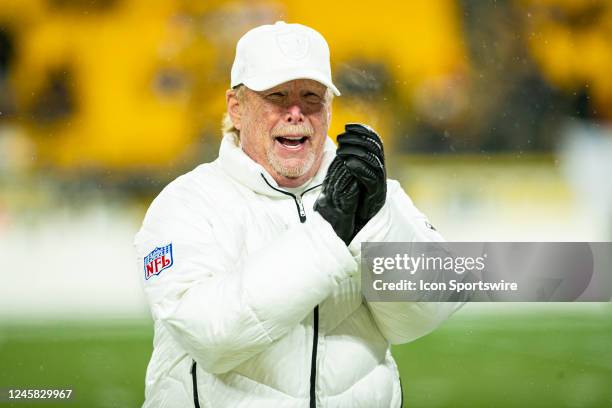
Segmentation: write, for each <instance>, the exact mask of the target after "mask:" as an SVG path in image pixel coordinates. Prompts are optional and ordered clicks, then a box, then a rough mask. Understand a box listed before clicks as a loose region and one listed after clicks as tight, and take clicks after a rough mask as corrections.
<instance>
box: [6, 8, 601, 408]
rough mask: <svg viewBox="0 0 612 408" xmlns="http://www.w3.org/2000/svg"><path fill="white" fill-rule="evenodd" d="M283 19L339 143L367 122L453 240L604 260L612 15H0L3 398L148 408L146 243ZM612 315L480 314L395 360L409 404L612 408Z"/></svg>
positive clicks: (225, 11)
mask: <svg viewBox="0 0 612 408" xmlns="http://www.w3.org/2000/svg"><path fill="white" fill-rule="evenodd" d="M280 19H283V20H286V21H289V22H301V23H303V24H307V25H310V26H312V27H314V28H315V29H317V30H318V31H320V32H321V33H322V34H323V35H324V36H325V37H326V38H327V40H328V42H329V44H330V47H331V50H332V65H333V67H334V71H335V73H334V77H335V82H336V83H337V84H338V86H339V88H340V89H341V91H342V92H343V95H342V97H340V98H337V99H336V100H335V102H334V113H333V115H334V116H333V121H332V130H331V132H330V135H332V136H333V135H336V134H337V133H339V131H340V129H342V127H343V124H344V123H345V122H349V121H357V122H366V123H369V124H371V125H372V126H374V127H375V128H376V129H377V130H378V131H379V133H380V134H381V135H383V138H384V141H385V143H386V146H387V149H386V150H387V152H388V155H389V166H390V171H389V173H390V175H391V176H392V177H394V178H398V179H400V180H401V181H402V183H403V184H404V186H405V188H406V189H407V191H408V192H409V194H410V195H411V196H412V198H413V200H414V201H415V203H416V204H417V206H418V207H419V208H420V209H421V210H423V211H424V212H425V213H427V214H428V215H429V217H430V220H431V221H432V223H433V224H434V225H435V226H436V227H437V228H438V230H440V231H441V232H442V234H443V235H444V236H445V237H446V238H447V239H448V240H455V241H462V240H474V241H476V240H480V241H496V240H497V241H512V240H515V241H547V240H550V241H610V240H611V238H612V126H611V124H610V123H611V119H612V74H611V72H612V71H611V68H610V67H612V41H611V39H612V2H610V1H606V0H542V1H535V0H515V1H510V0H509V1H491V2H481V1H476V0H471V1H468V0H464V1H448V0H439V1H435V2H434V1H432V2H424V1H412V2H394V1H390V0H380V1H378V2H376V4H372V3H371V2H361V3H356V2H344V1H340V2H328V1H320V0H312V1H310V2H299V1H295V0H287V1H273V0H270V1H231V2H230V1H213V0H211V1H186V0H184V1H179V0H177V1H152V0H149V1H146V0H0V259H1V260H2V262H1V268H0V276H1V278H2V279H1V284H0V388H2V387H5V388H6V387H27V388H33V387H51V386H65V387H70V388H73V389H74V390H75V391H74V392H75V401H74V402H75V403H74V404H73V406H87V407H132V406H139V405H140V404H141V403H142V400H143V389H144V384H143V381H144V371H145V368H146V364H147V362H148V358H149V356H150V352H151V347H152V346H151V340H152V326H151V321H150V317H149V314H148V310H147V307H146V303H145V300H144V298H143V295H142V293H141V289H140V279H141V273H140V270H139V269H138V267H137V266H136V264H135V262H134V259H135V254H134V252H133V249H132V238H133V235H134V233H135V232H136V230H137V229H138V227H139V224H140V222H141V220H142V217H143V215H144V211H145V210H146V208H147V206H148V204H149V203H150V201H151V200H152V198H153V197H154V196H155V195H156V194H157V193H158V192H159V191H160V190H161V188H163V186H164V185H165V184H166V183H168V182H169V181H170V180H172V179H173V178H175V177H176V176H177V175H179V174H181V173H183V172H185V171H187V170H189V169H191V168H193V167H194V166H195V165H197V164H198V163H201V162H203V161H208V160H211V159H213V158H214V157H216V154H217V150H218V144H219V141H220V134H219V127H220V121H221V115H222V112H223V110H224V97H223V95H224V91H225V89H226V88H227V87H228V84H229V69H230V65H231V62H232V59H233V53H234V46H235V42H236V40H237V39H238V38H239V37H240V36H241V35H242V34H243V33H244V32H245V31H247V30H248V29H250V28H251V27H253V26H256V25H259V24H264V23H271V22H274V21H276V20H280ZM611 318H612V308H610V305H609V304H582V305H579V304H550V305H524V304H523V305H518V304H514V305H512V304H496V305H492V304H485V305H468V306H466V307H465V308H464V309H463V310H461V311H460V312H459V313H458V314H457V315H456V316H455V317H454V318H453V319H451V320H450V321H449V322H447V323H446V324H445V325H444V326H443V327H442V328H441V329H440V330H438V331H437V332H435V333H434V334H432V335H430V336H427V337H425V338H423V339H420V340H418V341H417V342H415V343H412V344H409V345H406V346H400V347H396V348H395V349H394V353H395V355H396V357H397V359H398V362H399V366H400V370H401V373H402V379H403V385H404V391H405V400H406V406H411V407H446V406H448V407H451V406H453V407H476V406H496V407H524V406H550V407H604V406H612V389H611V388H610V384H612V348H611V347H610V345H611V344H612V319H611ZM0 405H2V406H4V405H7V406H8V405H9V404H7V403H6V402H4V403H3V402H1V401H0ZM15 406H25V405H24V404H15ZM45 406H53V404H47V405H45Z"/></svg>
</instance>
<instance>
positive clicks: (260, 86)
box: [243, 69, 341, 96]
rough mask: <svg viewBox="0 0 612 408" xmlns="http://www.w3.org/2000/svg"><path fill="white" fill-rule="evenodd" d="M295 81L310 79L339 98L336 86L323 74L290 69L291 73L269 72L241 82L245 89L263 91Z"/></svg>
mask: <svg viewBox="0 0 612 408" xmlns="http://www.w3.org/2000/svg"><path fill="white" fill-rule="evenodd" d="M296 79H312V80H313V81H317V82H319V83H321V84H323V85H325V86H326V87H328V88H329V89H331V91H332V92H333V93H334V95H336V96H340V95H341V94H340V91H339V90H338V88H336V86H335V85H334V84H333V83H331V81H329V80H328V79H327V78H326V76H325V75H324V74H321V73H320V72H318V71H307V70H305V71H301V72H300V71H296V70H295V69H292V70H291V71H287V72H283V71H276V72H274V71H270V72H269V74H267V75H265V76H261V77H259V78H249V79H245V80H244V81H243V84H244V85H246V87H247V88H249V89H252V90H254V91H265V90H266V89H270V88H274V87H275V86H277V85H280V84H284V83H285V82H289V81H294V80H296Z"/></svg>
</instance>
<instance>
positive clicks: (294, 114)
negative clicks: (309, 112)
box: [285, 103, 304, 124]
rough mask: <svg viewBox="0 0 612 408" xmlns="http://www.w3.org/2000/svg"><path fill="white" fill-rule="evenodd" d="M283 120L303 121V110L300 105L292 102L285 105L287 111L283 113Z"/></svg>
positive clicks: (291, 121) (290, 121) (289, 121)
mask: <svg viewBox="0 0 612 408" xmlns="http://www.w3.org/2000/svg"><path fill="white" fill-rule="evenodd" d="M285 121H286V122H287V123H294V124H296V123H301V122H303V121H304V112H303V110H302V108H301V107H300V105H298V104H296V103H294V104H291V105H290V106H289V107H287V112H286V113H285Z"/></svg>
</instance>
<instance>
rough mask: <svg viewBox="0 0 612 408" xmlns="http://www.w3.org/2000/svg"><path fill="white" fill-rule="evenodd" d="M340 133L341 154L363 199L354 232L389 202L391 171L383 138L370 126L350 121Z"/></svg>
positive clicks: (339, 149) (339, 154)
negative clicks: (386, 201) (386, 168)
mask: <svg viewBox="0 0 612 408" xmlns="http://www.w3.org/2000/svg"><path fill="white" fill-rule="evenodd" d="M344 129H345V132H344V133H342V134H341V135H339V136H338V150H337V154H338V156H339V157H341V158H342V160H343V161H344V163H345V165H346V167H347V168H348V170H349V171H350V172H351V174H352V175H353V176H354V177H355V179H356V180H357V182H358V183H359V188H360V199H359V205H358V208H357V213H356V215H355V232H354V235H357V233H358V232H359V231H360V230H361V228H362V227H363V226H364V225H365V224H367V222H368V221H370V219H371V218H372V217H373V216H374V215H376V213H377V212H378V211H379V210H380V209H381V208H382V206H383V205H384V204H385V199H386V197H387V174H386V170H385V152H384V150H383V144H382V141H381V140H380V137H378V135H377V134H376V132H374V130H372V129H371V128H370V127H369V126H366V125H360V124H358V123H349V124H347V125H346V126H345V127H344Z"/></svg>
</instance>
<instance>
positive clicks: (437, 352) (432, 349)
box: [0, 312, 612, 408]
mask: <svg viewBox="0 0 612 408" xmlns="http://www.w3.org/2000/svg"><path fill="white" fill-rule="evenodd" d="M151 340H152V328H151V325H150V322H146V321H144V322H142V321H137V322H133V321H105V322H104V323H96V324H75V323H66V324H59V323H55V324H31V323H30V324H27V325H26V324H15V323H11V324H8V323H4V324H1V325H0V368H1V370H0V388H4V389H6V388H8V387H17V388H19V387H22V388H37V387H43V388H53V387H65V388H72V389H74V400H73V401H72V402H70V403H64V404H54V403H51V402H45V403H36V404H32V403H28V402H26V403H23V402H22V403H13V404H11V403H8V402H0V406H7V407H8V406H15V407H26V406H27V407H29V406H40V407H49V408H50V407H59V406H73V407H88V408H89V407H91V408H94V407H137V406H140V405H141V404H142V400H143V392H144V391H143V390H144V384H143V381H144V373H145V369H146V365H147V362H148V359H149V356H150V352H151ZM394 355H395V357H396V360H397V362H398V364H399V367H400V371H401V377H402V383H403V387H404V396H405V406H407V407H612V314H610V313H607V314H604V313H563V314H561V313H557V314H551V313H550V312H547V313H537V314H536V313H533V314H518V315H516V314H515V315H512V314H508V315H506V314H501V315H497V316H486V317H482V316H478V317H476V316H473V315H458V316H455V317H453V318H452V319H451V320H450V321H448V322H447V323H446V324H444V325H443V326H442V327H441V328H440V329H438V330H437V331H436V332H435V333H433V334H431V335H429V336H426V337H424V338H422V339H419V340H417V341H415V342H413V343H411V344H408V345H403V346H398V347H395V348H394Z"/></svg>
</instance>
